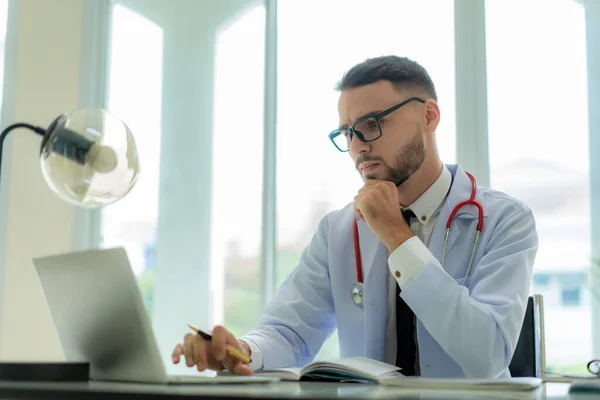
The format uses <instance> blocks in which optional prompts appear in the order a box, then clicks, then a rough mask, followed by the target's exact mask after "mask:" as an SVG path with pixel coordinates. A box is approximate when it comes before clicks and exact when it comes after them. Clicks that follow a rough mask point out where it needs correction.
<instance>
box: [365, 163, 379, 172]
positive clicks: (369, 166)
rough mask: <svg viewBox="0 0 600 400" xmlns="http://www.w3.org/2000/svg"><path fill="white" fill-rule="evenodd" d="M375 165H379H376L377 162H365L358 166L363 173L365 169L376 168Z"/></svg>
mask: <svg viewBox="0 0 600 400" xmlns="http://www.w3.org/2000/svg"><path fill="white" fill-rule="evenodd" d="M377 164H379V163H378V162H366V163H363V164H361V166H360V170H361V171H364V170H366V169H370V168H371V167H374V166H376V165H377Z"/></svg>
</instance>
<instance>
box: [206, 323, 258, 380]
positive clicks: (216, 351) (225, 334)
mask: <svg viewBox="0 0 600 400" xmlns="http://www.w3.org/2000/svg"><path fill="white" fill-rule="evenodd" d="M212 346H213V355H214V356H215V358H216V359H217V360H219V361H221V362H222V363H223V366H224V367H225V368H226V369H227V370H228V371H229V372H232V373H234V374H237V375H251V374H252V370H251V369H250V368H249V367H248V365H246V364H244V363H243V362H241V361H240V360H238V359H237V358H235V357H233V356H232V355H230V354H229V353H228V352H227V347H228V346H233V347H235V348H237V349H238V350H241V351H242V352H243V353H246V350H245V349H244V348H243V347H242V345H241V344H240V342H239V341H238V340H237V339H236V337H235V336H234V335H233V334H232V333H231V332H229V331H228V330H227V329H225V328H224V327H222V326H217V327H215V329H214V330H213V339H212Z"/></svg>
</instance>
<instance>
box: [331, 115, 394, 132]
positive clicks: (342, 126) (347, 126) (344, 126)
mask: <svg viewBox="0 0 600 400" xmlns="http://www.w3.org/2000/svg"><path fill="white" fill-rule="evenodd" d="M383 111H385V110H374V111H370V112H368V113H366V114H363V115H362V116H360V117H358V118H356V119H355V120H354V123H356V121H358V120H360V119H362V118H365V117H372V116H374V115H377V114H379V113H381V112H383ZM349 127H350V126H349V125H348V124H342V125H340V126H339V128H338V129H346V128H349Z"/></svg>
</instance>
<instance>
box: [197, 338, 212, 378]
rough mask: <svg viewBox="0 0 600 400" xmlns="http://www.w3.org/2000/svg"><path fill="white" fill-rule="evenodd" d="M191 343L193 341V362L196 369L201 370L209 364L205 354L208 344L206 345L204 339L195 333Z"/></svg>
mask: <svg viewBox="0 0 600 400" xmlns="http://www.w3.org/2000/svg"><path fill="white" fill-rule="evenodd" d="M192 343H193V351H194V352H193V359H194V364H195V365H196V367H197V368H198V371H200V372H202V371H204V370H205V369H206V368H207V367H208V366H209V365H208V361H207V354H206V352H207V349H208V348H209V346H208V345H207V343H206V341H205V340H204V339H203V338H202V337H201V336H200V335H196V336H195V338H194V341H193V342H192ZM215 367H217V366H215Z"/></svg>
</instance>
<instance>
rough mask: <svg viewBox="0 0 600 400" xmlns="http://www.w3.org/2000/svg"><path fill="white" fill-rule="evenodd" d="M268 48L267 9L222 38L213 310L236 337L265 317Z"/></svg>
mask: <svg viewBox="0 0 600 400" xmlns="http://www.w3.org/2000/svg"><path fill="white" fill-rule="evenodd" d="M264 43H265V8H264V6H259V7H255V8H253V9H250V10H248V11H246V13H245V14H244V15H243V16H241V17H240V18H239V19H236V20H235V21H234V22H233V23H231V24H230V25H228V26H227V27H226V28H225V29H223V30H222V31H221V32H220V33H219V35H218V37H217V52H216V76H215V113H214V124H215V130H214V142H213V154H214V161H213V165H214V167H213V178H212V181H213V193H212V198H213V201H212V207H213V209H212V216H211V220H212V227H211V241H212V248H211V250H212V257H211V268H212V269H213V276H215V275H216V274H217V273H220V274H223V272H224V274H225V275H224V276H225V280H224V285H225V286H224V291H223V288H218V287H213V291H214V292H215V296H218V294H217V293H219V289H220V294H221V296H220V297H221V301H222V302H223V304H222V305H219V304H218V303H215V305H214V306H213V309H214V311H215V312H220V313H221V314H223V313H224V315H223V317H218V318H216V319H215V322H216V323H223V322H224V323H225V326H226V327H227V329H229V330H230V331H231V332H233V334H234V335H236V336H241V335H242V334H244V333H246V332H247V331H249V330H251V329H253V328H256V324H257V322H258V315H259V313H260V299H261V296H260V288H261V285H260V266H259V257H260V250H261V227H262V225H261V219H262V218H261V216H262V167H263V135H264V130H263V108H264V103H263V98H264V58H265V55H264V54H265V45H264ZM239 60H244V61H243V71H241V70H240V62H239ZM219 270H220V271H221V272H219ZM220 281H222V278H220V279H217V278H214V279H213V278H212V277H211V282H215V283H218V282H220ZM211 286H212V284H211ZM223 318H224V319H223Z"/></svg>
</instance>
